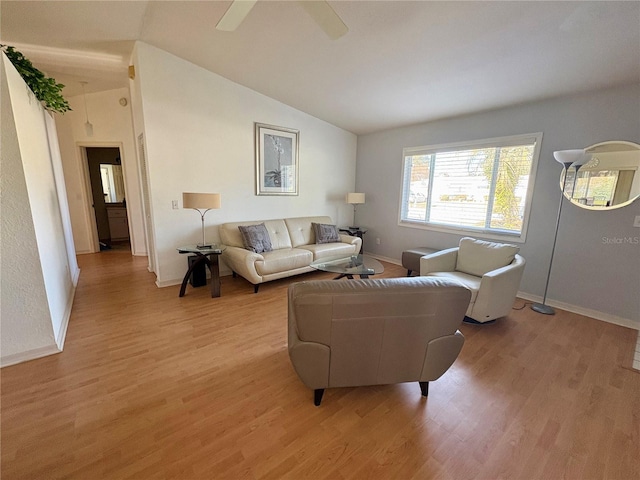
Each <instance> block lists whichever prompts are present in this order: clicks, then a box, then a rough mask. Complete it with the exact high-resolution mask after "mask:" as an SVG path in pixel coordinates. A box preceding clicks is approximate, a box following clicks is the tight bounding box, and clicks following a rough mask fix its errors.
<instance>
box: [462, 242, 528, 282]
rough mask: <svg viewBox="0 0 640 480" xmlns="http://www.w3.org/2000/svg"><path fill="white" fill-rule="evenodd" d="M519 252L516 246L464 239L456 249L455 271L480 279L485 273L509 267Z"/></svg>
mask: <svg viewBox="0 0 640 480" xmlns="http://www.w3.org/2000/svg"><path fill="white" fill-rule="evenodd" d="M519 251H520V247H518V246H517V245H512V244H509V243H496V242H485V241H484V240H476V239H474V238H471V237H464V238H462V239H460V245H459V247H458V257H457V260H456V271H458V272H462V273H468V274H469V275H475V276H476V277H482V276H483V275H484V274H485V273H487V272H490V271H492V270H496V269H498V268H502V267H506V266H507V265H510V264H511V263H512V262H513V260H514V259H515V257H516V254H517V253H518V252H519Z"/></svg>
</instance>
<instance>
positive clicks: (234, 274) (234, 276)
mask: <svg viewBox="0 0 640 480" xmlns="http://www.w3.org/2000/svg"><path fill="white" fill-rule="evenodd" d="M237 276H238V274H237V273H236V272H234V271H233V270H231V277H232V278H236V277H237Z"/></svg>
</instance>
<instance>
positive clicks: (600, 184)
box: [560, 140, 640, 210]
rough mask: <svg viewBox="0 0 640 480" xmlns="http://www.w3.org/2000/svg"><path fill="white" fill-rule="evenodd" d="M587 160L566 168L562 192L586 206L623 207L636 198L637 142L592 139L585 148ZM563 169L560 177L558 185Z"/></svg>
mask: <svg viewBox="0 0 640 480" xmlns="http://www.w3.org/2000/svg"><path fill="white" fill-rule="evenodd" d="M585 151H586V152H587V153H588V154H590V155H591V160H589V161H588V162H587V163H585V164H584V165H582V166H581V167H579V168H578V171H577V175H576V168H575V167H569V169H568V170H567V171H566V184H565V190H564V195H565V197H567V199H569V200H570V201H571V203H573V204H574V205H577V206H579V207H582V208H586V209H589V210H610V209H614V208H620V207H624V206H626V205H629V204H630V203H632V202H633V201H635V200H637V199H638V198H640V145H638V144H637V143H633V142H626V141H622V140H620V141H609V142H601V143H596V144H595V145H591V146H590V147H587V148H585ZM563 182H565V171H563V172H562V175H561V177H560V188H562V184H563Z"/></svg>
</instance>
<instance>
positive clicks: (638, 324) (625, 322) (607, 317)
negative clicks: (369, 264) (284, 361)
mask: <svg viewBox="0 0 640 480" xmlns="http://www.w3.org/2000/svg"><path fill="white" fill-rule="evenodd" d="M368 255H370V256H372V257H374V258H377V259H378V260H382V261H383V262H388V263H393V264H394V265H402V263H401V262H400V261H399V260H397V259H395V258H387V257H384V256H382V255H374V254H368ZM518 297H519V298H522V299H524V300H529V301H531V302H536V303H539V302H542V297H540V296H538V295H532V294H530V293H527V292H518ZM547 305H549V306H551V307H556V308H559V309H561V310H566V311H568V312H571V313H577V314H578V315H584V316H585V317H589V318H593V319H595V320H601V321H603V322H608V323H613V324H614V325H620V326H622V327H627V328H632V329H634V330H638V331H640V321H638V320H631V319H629V318H623V317H618V316H616V315H611V314H609V313H605V312H599V311H598V310H592V309H589V308H584V307H580V306H578V305H571V304H569V303H564V302H558V301H555V300H547Z"/></svg>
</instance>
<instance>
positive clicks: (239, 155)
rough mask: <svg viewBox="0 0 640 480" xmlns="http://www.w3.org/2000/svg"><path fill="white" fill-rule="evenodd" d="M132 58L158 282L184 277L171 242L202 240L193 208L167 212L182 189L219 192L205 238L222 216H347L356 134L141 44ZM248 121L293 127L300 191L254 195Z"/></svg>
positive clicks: (212, 235)
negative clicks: (297, 144) (297, 143)
mask: <svg viewBox="0 0 640 480" xmlns="http://www.w3.org/2000/svg"><path fill="white" fill-rule="evenodd" d="M133 62H134V64H135V69H136V79H135V86H134V87H132V89H131V90H132V92H140V98H139V99H137V98H134V99H132V100H133V102H132V103H133V106H134V118H136V119H139V120H138V121H137V122H136V123H142V122H144V131H145V140H146V154H147V160H148V166H149V182H150V189H151V201H152V214H153V224H154V230H155V239H156V245H155V246H156V249H155V250H156V256H157V261H156V274H157V277H158V285H160V286H162V285H169V284H175V283H178V282H180V281H181V280H182V277H183V276H184V273H185V271H186V266H187V261H186V258H185V257H184V256H181V255H179V254H178V253H177V252H176V247H179V246H181V245H185V244H195V243H196V242H198V241H199V239H200V238H201V223H200V217H199V215H198V213H197V212H196V211H194V210H185V209H182V208H180V209H178V210H173V209H172V208H171V202H172V200H178V201H179V204H180V206H181V204H182V192H185V191H193V192H219V193H221V194H222V208H221V209H220V210H214V211H210V212H209V213H208V214H207V216H206V224H207V239H209V240H214V241H216V240H218V239H219V237H218V232H217V228H216V225H218V224H220V223H223V222H229V221H242V220H254V219H269V218H283V217H293V216H304V215H329V216H331V217H332V218H333V220H334V221H335V222H337V223H339V224H346V223H350V222H351V219H352V215H353V210H352V208H351V206H349V205H346V204H345V203H344V195H345V193H346V192H348V191H352V189H353V187H354V183H355V158H356V137H355V135H353V134H352V133H349V132H347V131H345V130H342V129H340V128H337V127H335V126H333V125H330V124H328V123H326V122H324V121H321V120H318V119H317V118H314V117H312V116H310V115H308V114H305V113H303V112H300V111H298V110H295V109H293V108H291V107H289V106H286V105H284V104H282V103H280V102H278V101H276V100H273V99H271V98H269V97H266V96H264V95H261V94H259V93H257V92H254V91H252V90H250V89H247V88H246V87H243V86H241V85H238V84H236V83H233V82H231V81H229V80H227V79H225V78H223V77H220V76H219V75H216V74H214V73H211V72H209V71H207V70H204V69H202V68H200V67H198V66H196V65H193V64H191V63H189V62H187V61H185V60H182V59H180V58H178V57H175V56H173V55H171V54H169V53H167V52H164V51H162V50H159V49H157V48H155V47H152V46H150V45H147V44H144V43H137V44H136V48H135V50H134V55H133ZM136 109H138V110H139V111H136ZM254 122H260V123H268V124H272V125H278V126H283V127H288V128H294V129H298V130H300V187H299V192H300V194H299V195H298V196H293V197H278V196H256V194H255V152H254ZM136 128H137V129H138V128H140V127H139V126H138V125H136ZM137 133H138V132H136V136H137ZM223 272H225V273H226V272H228V270H227V269H225V270H223Z"/></svg>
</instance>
